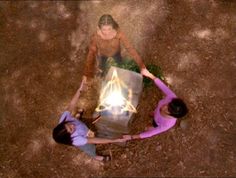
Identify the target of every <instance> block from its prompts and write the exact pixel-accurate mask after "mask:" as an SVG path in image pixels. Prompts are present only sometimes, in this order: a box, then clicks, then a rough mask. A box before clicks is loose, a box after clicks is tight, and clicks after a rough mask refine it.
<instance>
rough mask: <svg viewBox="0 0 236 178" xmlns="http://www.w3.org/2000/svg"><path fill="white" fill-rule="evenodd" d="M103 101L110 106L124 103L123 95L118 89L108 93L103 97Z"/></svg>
mask: <svg viewBox="0 0 236 178" xmlns="http://www.w3.org/2000/svg"><path fill="white" fill-rule="evenodd" d="M105 103H106V104H108V105H111V106H122V105H124V104H125V102H124V97H123V96H122V94H121V92H119V91H114V92H112V93H110V94H109V95H108V97H107V98H106V99H105Z"/></svg>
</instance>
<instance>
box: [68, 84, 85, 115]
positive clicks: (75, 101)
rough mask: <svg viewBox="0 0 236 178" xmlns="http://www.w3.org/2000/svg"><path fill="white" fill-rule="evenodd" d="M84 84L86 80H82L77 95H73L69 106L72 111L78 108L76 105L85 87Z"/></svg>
mask: <svg viewBox="0 0 236 178" xmlns="http://www.w3.org/2000/svg"><path fill="white" fill-rule="evenodd" d="M83 85H84V80H82V82H81V84H80V87H79V89H78V90H77V91H76V93H75V95H74V96H73V98H72V100H71V102H70V104H69V105H68V107H67V110H68V111H69V112H70V113H72V112H73V111H74V110H75V109H76V105H77V103H78V100H79V97H80V93H81V91H82V89H83Z"/></svg>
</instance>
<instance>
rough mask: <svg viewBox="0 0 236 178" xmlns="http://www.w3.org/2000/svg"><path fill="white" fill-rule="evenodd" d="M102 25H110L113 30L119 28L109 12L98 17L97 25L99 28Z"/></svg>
mask: <svg viewBox="0 0 236 178" xmlns="http://www.w3.org/2000/svg"><path fill="white" fill-rule="evenodd" d="M103 25H111V26H112V28H113V29H115V30H117V29H118V28H119V25H118V23H117V22H116V21H115V20H114V19H113V17H112V16H111V15H110V14H104V15H102V16H101V17H100V19H99V21H98V27H99V28H100V29H101V28H102V26H103Z"/></svg>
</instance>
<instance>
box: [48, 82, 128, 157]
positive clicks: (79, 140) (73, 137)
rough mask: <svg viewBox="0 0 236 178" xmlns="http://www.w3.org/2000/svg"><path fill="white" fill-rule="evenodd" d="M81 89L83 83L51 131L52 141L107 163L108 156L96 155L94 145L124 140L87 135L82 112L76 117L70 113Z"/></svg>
mask: <svg viewBox="0 0 236 178" xmlns="http://www.w3.org/2000/svg"><path fill="white" fill-rule="evenodd" d="M82 88H83V82H82V84H81V86H80V88H79V89H78V90H77V92H76V94H75V95H74V97H73V98H72V100H71V102H70V104H69V105H68V107H67V109H66V111H64V112H63V114H62V116H61V118H60V120H59V124H58V125H57V126H56V127H55V128H54V129H53V134H52V135H53V139H54V140H55V141H56V142H57V143H60V144H65V145H70V146H75V147H78V148H79V149H80V150H82V151H83V152H85V153H87V154H88V155H90V156H91V157H93V158H95V159H96V160H99V161H108V160H110V156H101V155H97V154H96V147H95V144H107V143H115V142H125V141H126V140H127V139H125V138H117V139H107V138H98V137H92V136H90V135H89V133H90V132H89V131H90V130H89V129H88V127H87V126H86V125H85V124H84V123H83V122H82V121H81V120H80V118H81V117H82V113H83V112H79V113H78V114H77V117H73V116H72V113H73V112H74V111H75V110H76V107H77V102H78V100H79V96H80V93H81V91H82Z"/></svg>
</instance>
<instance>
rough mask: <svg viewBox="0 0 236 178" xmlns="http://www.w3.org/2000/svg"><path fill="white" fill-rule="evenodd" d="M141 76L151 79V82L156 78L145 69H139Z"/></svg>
mask: <svg viewBox="0 0 236 178" xmlns="http://www.w3.org/2000/svg"><path fill="white" fill-rule="evenodd" d="M141 74H142V75H143V76H145V77H148V78H150V79H152V80H154V79H155V78H156V77H155V76H154V75H153V74H152V73H150V72H149V71H148V70H147V68H143V69H141Z"/></svg>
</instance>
